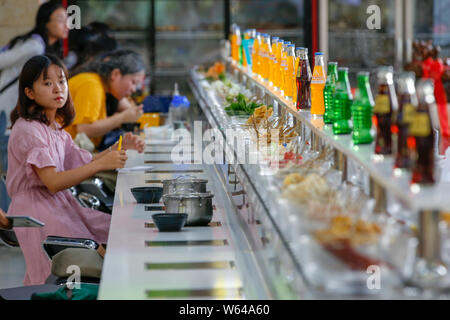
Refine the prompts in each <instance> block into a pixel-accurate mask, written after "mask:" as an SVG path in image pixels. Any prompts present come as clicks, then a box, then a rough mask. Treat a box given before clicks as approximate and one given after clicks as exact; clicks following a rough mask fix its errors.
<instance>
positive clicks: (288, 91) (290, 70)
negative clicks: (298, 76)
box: [285, 44, 295, 99]
mask: <svg viewBox="0 0 450 320" xmlns="http://www.w3.org/2000/svg"><path fill="white" fill-rule="evenodd" d="M294 47H295V45H293V44H288V46H287V70H286V71H287V73H286V76H285V81H286V84H285V95H286V97H287V98H289V99H292V98H293V97H294V86H293V85H292V79H293V75H294V70H295V67H294V64H295V48H294Z"/></svg>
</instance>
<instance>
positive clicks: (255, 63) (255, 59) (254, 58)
mask: <svg viewBox="0 0 450 320" xmlns="http://www.w3.org/2000/svg"><path fill="white" fill-rule="evenodd" d="M260 48H261V34H260V33H259V32H257V33H256V36H255V41H254V42H253V56H252V62H253V63H252V71H253V73H254V74H255V75H259V72H260V71H259V51H260Z"/></svg>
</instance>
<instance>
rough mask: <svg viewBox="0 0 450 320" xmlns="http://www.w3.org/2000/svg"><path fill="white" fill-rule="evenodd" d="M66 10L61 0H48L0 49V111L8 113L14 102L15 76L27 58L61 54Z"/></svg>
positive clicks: (65, 30) (65, 31)
mask: <svg viewBox="0 0 450 320" xmlns="http://www.w3.org/2000/svg"><path fill="white" fill-rule="evenodd" d="M66 21H67V13H66V9H64V7H63V6H62V4H61V1H49V2H46V3H44V4H43V5H41V6H40V7H39V10H38V12H37V16H36V24H35V27H34V28H33V30H31V31H30V32H28V33H26V34H25V35H22V36H18V37H16V38H14V39H13V40H11V41H10V43H9V44H8V45H6V46H5V47H3V48H2V49H1V50H0V110H5V112H6V114H7V115H8V127H9V126H10V123H9V115H10V113H11V111H12V110H13V109H14V107H15V106H16V104H17V93H18V86H19V84H18V79H19V74H20V71H21V70H22V67H23V65H24V64H25V62H26V61H27V60H28V59H30V58H31V57H33V56H35V55H38V54H44V53H51V54H55V55H57V56H59V57H60V58H61V57H62V43H61V42H62V39H64V38H66V37H67V35H68V32H69V30H68V28H67V23H66Z"/></svg>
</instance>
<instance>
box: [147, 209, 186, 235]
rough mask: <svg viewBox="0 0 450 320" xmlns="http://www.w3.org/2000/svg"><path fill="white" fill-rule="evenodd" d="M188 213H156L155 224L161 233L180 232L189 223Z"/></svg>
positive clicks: (153, 216)
mask: <svg viewBox="0 0 450 320" xmlns="http://www.w3.org/2000/svg"><path fill="white" fill-rule="evenodd" d="M187 216H188V215H187V213H155V214H153V215H152V219H153V222H154V223H155V225H156V227H157V228H158V230H159V231H161V232H174V231H180V230H181V228H183V227H184V224H185V223H186V221H187Z"/></svg>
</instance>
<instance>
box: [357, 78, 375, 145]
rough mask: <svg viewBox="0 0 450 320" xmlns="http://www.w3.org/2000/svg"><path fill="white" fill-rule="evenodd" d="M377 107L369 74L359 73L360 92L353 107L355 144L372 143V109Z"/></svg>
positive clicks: (358, 91)
mask: <svg viewBox="0 0 450 320" xmlns="http://www.w3.org/2000/svg"><path fill="white" fill-rule="evenodd" d="M374 105H375V102H374V100H373V95H372V90H371V89H370V83H369V72H359V73H358V90H357V93H356V95H355V100H354V102H353V105H352V117H353V136H352V138H353V143H354V144H368V143H372V141H373V137H372V135H371V134H370V130H371V129H372V109H373V106H374Z"/></svg>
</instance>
